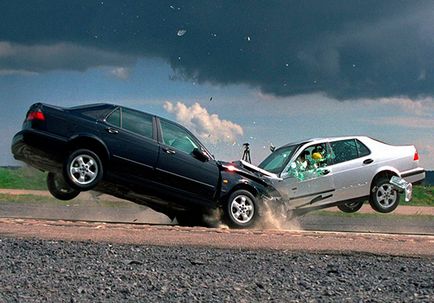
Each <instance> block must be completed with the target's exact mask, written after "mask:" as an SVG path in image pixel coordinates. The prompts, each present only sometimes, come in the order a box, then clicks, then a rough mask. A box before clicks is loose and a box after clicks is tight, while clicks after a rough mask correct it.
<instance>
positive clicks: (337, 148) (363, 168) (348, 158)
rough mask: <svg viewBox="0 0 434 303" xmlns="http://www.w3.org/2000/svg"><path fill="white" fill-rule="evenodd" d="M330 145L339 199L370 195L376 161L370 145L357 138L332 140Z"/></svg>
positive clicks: (332, 167)
mask: <svg viewBox="0 0 434 303" xmlns="http://www.w3.org/2000/svg"><path fill="white" fill-rule="evenodd" d="M330 147H331V149H332V153H333V164H332V165H331V166H330V167H331V169H333V173H334V178H335V185H336V196H337V199H338V201H341V200H349V199H352V198H359V197H364V196H369V190H370V181H371V179H372V175H373V174H374V170H375V165H376V163H375V161H374V159H373V158H372V157H371V152H370V150H369V149H368V147H366V146H365V145H364V144H363V143H362V142H360V141H359V140H357V139H355V138H353V139H345V140H336V141H331V142H330Z"/></svg>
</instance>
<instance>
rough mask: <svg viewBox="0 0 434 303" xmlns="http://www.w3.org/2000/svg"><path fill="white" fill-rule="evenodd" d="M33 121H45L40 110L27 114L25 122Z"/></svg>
mask: <svg viewBox="0 0 434 303" xmlns="http://www.w3.org/2000/svg"><path fill="white" fill-rule="evenodd" d="M33 120H39V121H45V116H44V113H43V112H42V111H41V110H37V111H32V112H29V113H28V114H27V121H33Z"/></svg>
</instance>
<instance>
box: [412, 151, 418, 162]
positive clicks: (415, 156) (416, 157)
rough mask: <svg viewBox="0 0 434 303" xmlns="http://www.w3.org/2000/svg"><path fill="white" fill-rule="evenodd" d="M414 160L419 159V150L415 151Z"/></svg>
mask: <svg viewBox="0 0 434 303" xmlns="http://www.w3.org/2000/svg"><path fill="white" fill-rule="evenodd" d="M413 160H414V161H417V160H419V154H418V153H417V151H415V152H414V157H413Z"/></svg>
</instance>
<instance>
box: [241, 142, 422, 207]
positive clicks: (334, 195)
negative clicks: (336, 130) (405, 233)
mask: <svg viewBox="0 0 434 303" xmlns="http://www.w3.org/2000/svg"><path fill="white" fill-rule="evenodd" d="M244 164H246V163H244ZM246 165H247V164H246ZM248 166H250V168H251V169H254V168H253V167H252V165H248ZM258 171H262V172H264V171H266V172H267V173H268V177H269V179H270V180H271V182H272V183H273V186H274V187H275V188H276V189H277V190H278V192H279V193H280V195H281V197H282V200H283V201H286V202H285V203H286V205H287V209H293V210H299V211H301V212H303V210H305V211H307V210H312V209H320V208H326V207H331V206H338V207H339V209H340V210H342V211H344V212H355V211H357V210H359V209H360V208H361V207H362V205H363V202H364V201H366V200H369V203H370V204H371V206H372V208H373V209H375V210H376V211H378V212H381V213H388V212H391V211H393V210H394V209H395V208H396V207H397V206H398V204H399V200H400V192H402V191H405V192H406V200H410V199H411V184H412V183H417V182H421V181H422V180H423V179H424V178H425V170H424V169H423V168H421V167H420V166H419V154H418V152H417V150H416V148H415V147H414V146H413V145H406V146H393V145H389V144H386V143H383V142H380V141H377V140H375V139H372V138H370V137H365V136H352V137H337V138H321V139H310V140H306V141H302V142H297V143H291V144H287V145H285V146H282V147H280V148H278V149H276V150H275V151H274V152H272V153H271V154H270V155H269V156H268V157H267V158H266V159H265V160H264V161H262V163H261V164H259V169H258ZM393 177H394V178H393Z"/></svg>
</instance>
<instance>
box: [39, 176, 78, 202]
mask: <svg viewBox="0 0 434 303" xmlns="http://www.w3.org/2000/svg"><path fill="white" fill-rule="evenodd" d="M47 187H48V191H49V192H50V194H52V195H53V197H55V198H57V199H59V200H64V201H67V200H71V199H74V198H75V197H77V196H78V195H79V194H80V191H79V190H77V189H75V188H72V187H71V186H70V185H69V184H68V183H66V182H65V179H64V178H63V176H62V174H54V173H48V175H47Z"/></svg>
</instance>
